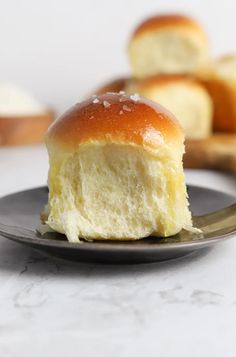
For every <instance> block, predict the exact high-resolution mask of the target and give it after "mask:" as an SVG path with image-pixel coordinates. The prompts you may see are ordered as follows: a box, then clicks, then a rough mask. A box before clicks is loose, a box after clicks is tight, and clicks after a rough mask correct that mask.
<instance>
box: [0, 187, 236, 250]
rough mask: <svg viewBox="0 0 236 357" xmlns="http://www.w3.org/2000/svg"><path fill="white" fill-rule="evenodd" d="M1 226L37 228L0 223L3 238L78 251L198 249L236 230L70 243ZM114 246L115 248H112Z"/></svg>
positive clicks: (32, 232)
mask: <svg viewBox="0 0 236 357" xmlns="http://www.w3.org/2000/svg"><path fill="white" fill-rule="evenodd" d="M187 187H191V188H197V189H199V188H200V189H202V190H205V191H211V192H212V193H222V194H224V195H226V196H228V197H230V198H235V202H236V195H235V196H234V195H230V194H229V193H226V192H224V191H220V190H215V189H212V188H208V187H204V186H198V185H192V184H187ZM47 189H48V187H47V186H46V185H42V186H36V187H33V188H29V189H25V190H20V191H16V192H13V193H10V194H7V195H4V196H1V197H0V201H1V200H2V199H6V198H8V197H10V196H14V195H16V194H24V193H25V192H27V193H28V192H29V191H35V190H47ZM1 226H5V227H8V228H13V229H14V228H15V229H19V230H22V231H25V232H28V233H29V234H34V235H36V232H37V229H35V231H33V230H31V229H28V228H23V227H17V226H13V225H5V224H2V223H0V236H3V237H4V238H7V239H10V240H12V241H15V242H19V243H25V244H31V245H34V246H35V247H36V246H37V247H48V248H53V247H54V248H58V249H72V250H75V249H76V250H80V251H96V252H98V251H103V252H104V251H111V250H113V251H116V252H122V253H124V252H130V253H131V252H134V251H135V252H138V251H139V252H141V251H144V250H145V251H146V252H151V251H153V250H154V249H158V250H159V251H167V250H173V249H174V250H178V249H183V248H186V249H191V248H193V249H200V248H203V247H206V246H208V245H212V244H215V243H219V242H222V241H225V240H226V239H229V238H232V237H233V236H234V235H235V234H236V232H235V231H234V232H229V233H226V234H223V235H221V236H217V237H209V238H202V239H198V240H193V241H185V242H177V243H174V242H173V243H171V242H165V243H159V242H158V237H157V241H156V242H153V243H152V244H145V237H144V238H142V239H140V240H142V241H143V243H142V244H133V243H134V242H137V241H140V240H133V241H128V240H127V241H105V240H104V241H96V240H95V241H93V242H86V241H81V242H75V243H71V242H69V241H66V240H65V241H60V240H56V239H48V238H43V237H42V238H41V237H37V236H35V237H26V236H23V235H22V236H19V235H14V234H9V233H7V232H5V231H3V230H2V228H1ZM114 248H115V249H114Z"/></svg>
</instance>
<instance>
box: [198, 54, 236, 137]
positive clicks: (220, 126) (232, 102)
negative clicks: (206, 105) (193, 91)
mask: <svg viewBox="0 0 236 357" xmlns="http://www.w3.org/2000/svg"><path fill="white" fill-rule="evenodd" d="M200 78H202V81H203V84H204V85H205V87H206V89H207V90H208V91H209V94H210V95H211V97H212V100H213V105H214V113H213V129H214V130H215V131H223V132H236V55H231V56H223V57H221V58H219V59H217V60H215V61H214V62H212V63H211V65H210V66H209V67H208V68H207V69H206V70H205V71H204V72H203V71H202V72H201V73H200Z"/></svg>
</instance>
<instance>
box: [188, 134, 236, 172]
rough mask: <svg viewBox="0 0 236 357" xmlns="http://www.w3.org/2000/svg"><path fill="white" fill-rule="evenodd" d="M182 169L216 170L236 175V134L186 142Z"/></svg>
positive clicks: (216, 135)
mask: <svg viewBox="0 0 236 357" xmlns="http://www.w3.org/2000/svg"><path fill="white" fill-rule="evenodd" d="M185 144H186V154H185V156H184V167H186V168H196V169H217V170H223V171H227V172H231V173H234V174H236V134H218V133H217V134H216V133H215V134H213V135H212V136H211V137H209V138H207V139H201V140H187V141H186V143H185Z"/></svg>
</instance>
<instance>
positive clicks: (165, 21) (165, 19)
mask: <svg viewBox="0 0 236 357" xmlns="http://www.w3.org/2000/svg"><path fill="white" fill-rule="evenodd" d="M173 26H174V27H176V28H178V27H180V28H186V30H187V31H188V30H192V31H195V32H196V33H198V34H199V36H201V37H202V38H204V39H206V35H205V32H204V31H203V29H202V27H201V26H200V25H199V23H198V22H197V21H195V20H194V19H192V18H190V17H188V16H184V15H180V14H163V15H158V16H153V17H150V18H148V19H146V20H145V21H143V22H142V23H141V24H140V25H139V26H138V27H137V28H136V29H135V31H134V34H133V37H137V36H140V35H142V34H143V33H145V32H149V31H154V30H157V29H163V28H165V27H167V28H168V27H173Z"/></svg>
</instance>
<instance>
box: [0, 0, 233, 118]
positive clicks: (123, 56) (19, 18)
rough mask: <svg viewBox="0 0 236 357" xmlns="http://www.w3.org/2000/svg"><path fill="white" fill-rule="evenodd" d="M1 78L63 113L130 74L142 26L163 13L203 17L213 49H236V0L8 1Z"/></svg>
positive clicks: (1, 0)
mask: <svg viewBox="0 0 236 357" xmlns="http://www.w3.org/2000/svg"><path fill="white" fill-rule="evenodd" d="M0 4H1V11H0V46H1V52H0V53H1V54H0V81H12V82H16V83H19V84H20V85H22V86H24V87H26V88H28V89H29V90H31V91H32V92H33V93H34V94H35V95H36V96H38V98H39V99H41V100H42V101H43V102H46V103H49V104H51V105H53V106H54V107H55V108H56V109H57V110H58V111H59V112H61V111H63V110H64V109H65V108H67V107H68V106H70V105H71V104H73V103H74V102H75V101H78V100H79V99H81V98H83V97H84V96H85V95H86V94H87V93H89V92H90V91H93V89H94V88H96V87H97V85H98V84H100V83H101V82H103V81H105V80H106V79H109V78H112V77H113V76H116V75H119V74H126V73H128V72H129V63H128V58H127V53H126V48H127V42H128V39H129V36H130V34H131V32H132V30H133V29H134V27H135V26H136V24H137V23H138V22H139V21H140V20H142V19H143V18H145V17H146V16H149V15H153V14H156V13H158V12H165V11H168V12H170V11H175V12H184V13H186V14H189V15H193V16H195V17H196V18H197V19H198V20H199V21H200V22H202V24H203V25H204V26H205V28H206V30H207V31H208V33H209V39H210V42H211V47H212V54H213V55H216V54H218V53H222V52H234V51H235V50H236V31H235V30H236V21H235V10H236V2H235V0H231V1H230V0H224V1H217V0H181V1H177V0H175V1H173V0H159V1H158V0H141V1H140V0H118V1H112V0H99V1H95V0H82V1H81V0H40V1H36V0H0Z"/></svg>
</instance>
